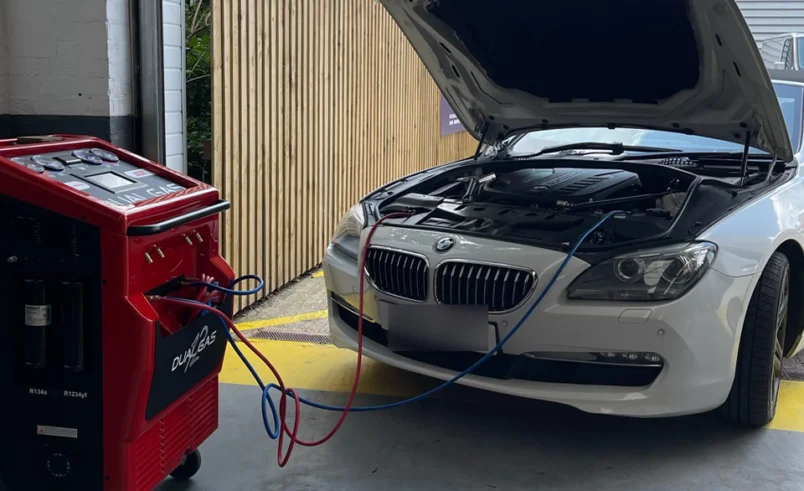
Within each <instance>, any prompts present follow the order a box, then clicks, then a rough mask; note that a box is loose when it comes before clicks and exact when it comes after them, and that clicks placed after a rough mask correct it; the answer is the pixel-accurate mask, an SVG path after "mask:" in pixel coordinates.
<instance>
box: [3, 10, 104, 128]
mask: <svg viewBox="0 0 804 491" xmlns="http://www.w3.org/2000/svg"><path fill="white" fill-rule="evenodd" d="M3 2H5V4H6V42H7V43H8V50H9V57H8V60H7V63H8V70H9V91H10V93H9V106H10V114H26V115H40V114H57V115H77V116H108V114H109V95H108V89H109V83H108V80H107V75H108V61H109V59H108V53H107V50H106V0H83V1H81V2H75V1H72V0H3Z"/></svg>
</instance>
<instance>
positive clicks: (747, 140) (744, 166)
mask: <svg viewBox="0 0 804 491" xmlns="http://www.w3.org/2000/svg"><path fill="white" fill-rule="evenodd" d="M750 150H751V132H750V131H746V132H745V146H744V147H743V159H742V161H741V162H740V187H743V186H745V178H746V174H748V152H749V151H750ZM771 166H773V164H771ZM768 172H769V173H770V169H768Z"/></svg>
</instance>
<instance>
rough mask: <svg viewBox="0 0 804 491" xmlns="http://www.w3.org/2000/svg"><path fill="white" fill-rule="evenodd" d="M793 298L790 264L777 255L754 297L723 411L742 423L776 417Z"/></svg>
mask: <svg viewBox="0 0 804 491" xmlns="http://www.w3.org/2000/svg"><path fill="white" fill-rule="evenodd" d="M789 298H790V262H789V261H788V259H787V256H785V255H784V254H782V253H780V252H776V253H774V254H773V255H772V256H771V258H770V260H769V261H768V264H767V266H765V269H764V271H762V276H761V277H760V279H759V283H758V284H757V286H756V288H755V289H754V293H753V294H752V295H751V301H750V303H749V304H748V312H747V313H746V316H745V322H744V323H743V333H742V336H741V338H740V350H739V354H738V358H737V370H736V372H735V374H734V383H733V385H732V388H731V393H730V394H729V397H728V399H727V400H726V403H725V404H724V405H723V408H722V411H723V415H724V416H725V417H726V419H727V420H728V421H731V422H733V423H737V424H739V425H742V426H763V425H766V424H768V423H770V421H771V420H772V419H773V417H774V416H775V415H776V403H777V401H778V397H779V387H780V384H781V377H782V363H783V361H784V346H785V335H786V331H787V319H788V303H789Z"/></svg>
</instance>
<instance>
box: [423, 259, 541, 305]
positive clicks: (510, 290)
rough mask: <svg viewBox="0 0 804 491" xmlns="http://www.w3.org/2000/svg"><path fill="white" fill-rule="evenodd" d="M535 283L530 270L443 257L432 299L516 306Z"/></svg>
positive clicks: (452, 303)
mask: <svg viewBox="0 0 804 491" xmlns="http://www.w3.org/2000/svg"><path fill="white" fill-rule="evenodd" d="M535 286H536V275H535V274H534V273H533V272H532V271H526V270H522V269H516V268H509V267H505V266H496V265H489V264H481V263H471V262H459V261H446V262H443V263H441V264H440V265H439V266H438V269H437V270H436V274H435V296H436V299H437V300H438V301H439V302H441V303H443V304H446V305H487V306H488V308H489V312H506V311H509V310H512V309H514V308H516V307H517V306H519V304H521V303H522V302H524V301H525V299H526V298H528V296H529V295H530V293H531V292H532V291H533V288H534V287H535Z"/></svg>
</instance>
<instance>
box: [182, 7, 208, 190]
mask: <svg viewBox="0 0 804 491" xmlns="http://www.w3.org/2000/svg"><path fill="white" fill-rule="evenodd" d="M209 2H210V0H195V1H194V2H191V1H189V0H188V1H187V3H186V6H185V15H186V26H187V27H186V32H185V36H186V46H187V47H186V52H185V57H186V59H185V63H186V66H187V72H186V79H187V94H186V96H187V165H188V171H189V174H190V175H191V176H192V177H194V178H196V179H199V180H202V181H204V182H210V181H211V180H212V168H211V167H212V165H211V162H209V161H206V160H204V142H206V141H207V140H209V139H210V138H212V71H211V70H212V52H211V46H210V35H211V31H212V29H211V27H210V22H211V19H212V11H211V9H210V4H209Z"/></svg>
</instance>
